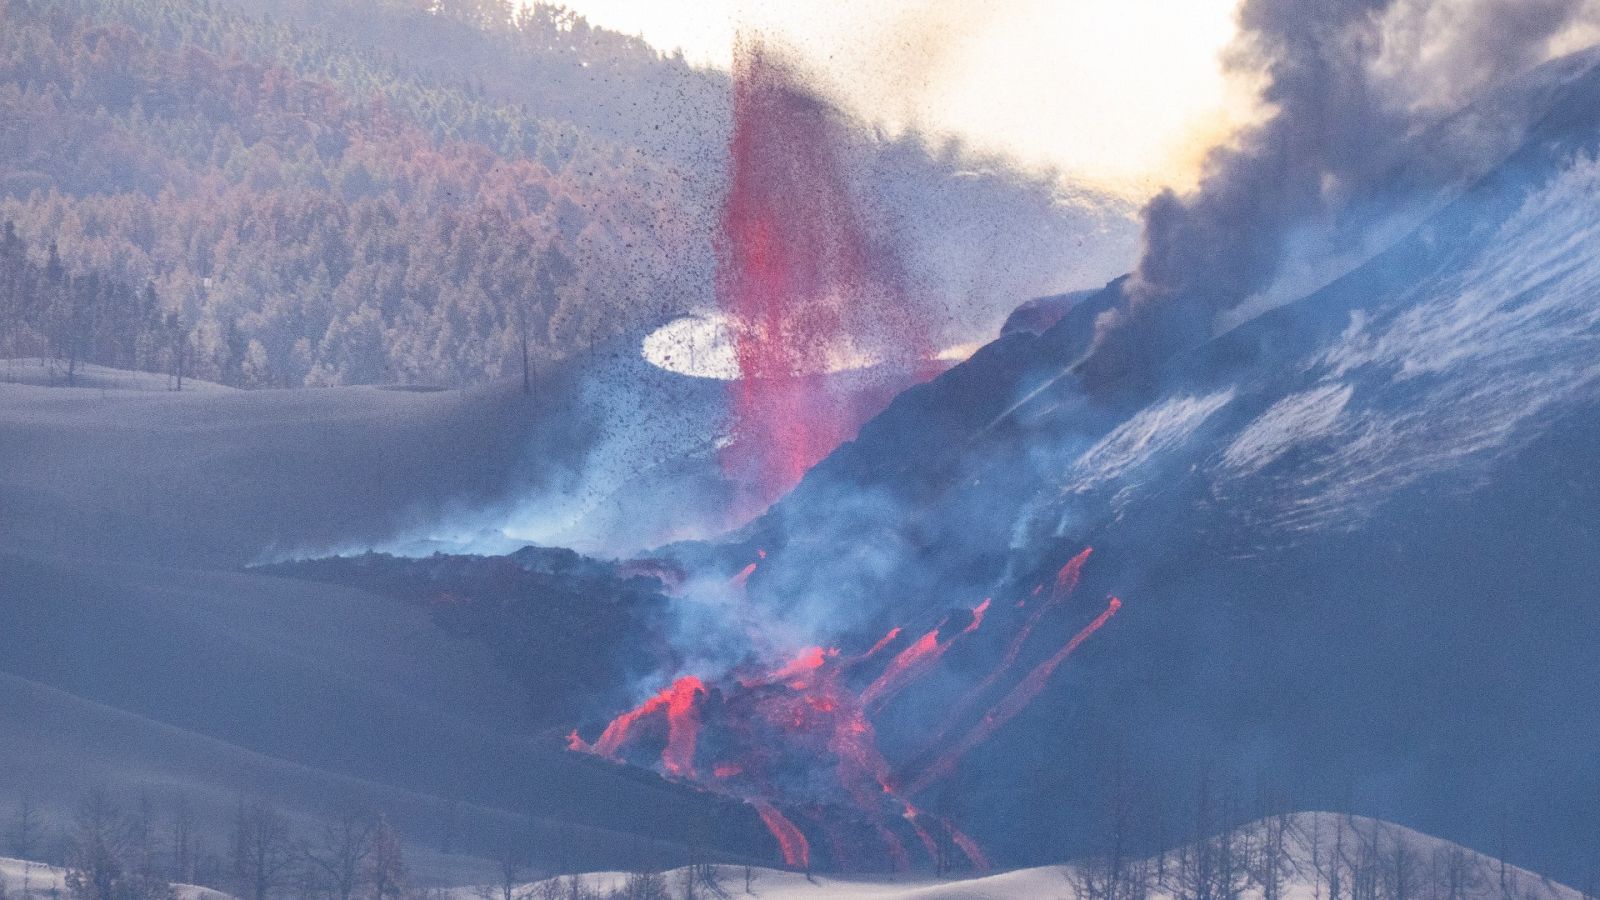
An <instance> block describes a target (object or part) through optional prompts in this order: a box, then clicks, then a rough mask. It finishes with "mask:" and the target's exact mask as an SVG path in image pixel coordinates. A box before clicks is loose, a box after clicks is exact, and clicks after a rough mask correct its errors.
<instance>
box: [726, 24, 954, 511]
mask: <svg viewBox="0 0 1600 900" xmlns="http://www.w3.org/2000/svg"><path fill="white" fill-rule="evenodd" d="M849 143H850V138H849V134H848V130H847V126H846V124H845V122H844V120H843V118H842V117H841V116H840V115H839V113H838V112H837V111H836V110H834V109H833V108H832V107H831V106H829V105H828V104H827V103H826V102H825V101H823V100H821V99H820V98H818V97H817V96H816V95H815V94H814V93H812V92H811V91H809V90H808V89H807V88H806V87H805V86H804V84H803V83H802V82H801V80H800V79H799V78H798V77H797V75H796V74H795V72H794V70H792V69H791V68H790V67H789V66H787V65H785V64H784V63H782V62H780V61H779V60H776V59H774V58H773V56H772V54H771V52H770V51H768V50H766V49H764V48H763V47H762V46H761V45H760V44H758V43H742V44H741V45H740V47H739V48H738V49H737V53H736V58H735V65H734V97H733V134H732V138H731V140H730V143H729V148H728V149H729V184H728V193H727V197H726V199H725V201H724V206H723V210H722V221H721V230H720V232H721V233H720V237H719V240H718V246H717V251H718V252H717V278H716V292H717V300H718V303H719V305H720V306H721V308H722V311H723V312H724V314H725V315H726V316H727V318H728V321H729V327H730V330H731V332H732V340H733V344H734V355H735V358H736V360H737V362H738V366H739V373H740V377H739V378H738V380H736V381H735V382H733V385H732V396H731V401H732V407H733V409H732V411H733V434H732V438H733V439H732V441H731V442H730V444H729V445H728V446H727V447H726V448H725V450H724V452H723V454H722V464H723V467H724V471H725V472H726V473H727V474H728V476H729V478H730V480H732V481H733V482H734V483H735V484H737V485H739V486H740V488H741V489H742V490H743V492H744V493H745V495H746V496H744V497H743V498H741V500H740V501H739V505H740V506H741V507H743V508H742V509H736V510H734V513H735V515H736V516H737V515H747V514H750V513H753V512H756V511H759V509H761V508H764V507H765V506H766V505H767V504H769V503H771V502H772V501H773V500H775V499H776V498H777V497H778V496H780V495H781V494H783V493H784V492H785V491H787V490H788V489H789V488H791V487H793V486H794V485H795V484H796V483H797V482H799V480H800V477H801V476H802V475H803V474H805V471H806V470H807V469H809V468H810V467H811V466H812V465H814V464H816V463H817V462H818V461H819V460H821V459H822V458H823V457H824V456H826V455H827V454H828V453H829V452H831V451H832V450H833V448H835V447H837V446H838V445H839V444H840V443H842V442H843V441H845V440H848V439H849V438H850V437H851V436H852V435H853V434H854V433H855V431H856V429H857V428H859V427H860V426H861V424H862V423H863V422H865V421H866V420H867V419H868V418H870V417H871V416H873V415H875V414H876V413H877V412H878V411H880V410H881V409H882V408H883V407H884V406H885V405H887V403H888V401H889V400H890V399H892V398H893V396H894V395H895V394H897V393H898V392H899V391H900V390H902V389H903V388H905V387H907V386H909V385H910V384H911V383H914V382H915V381H917V380H922V379H924V378H927V377H930V376H931V375H933V374H934V372H935V369H934V366H936V363H934V362H933V356H934V354H933V353H932V352H931V342H930V338H929V333H928V329H927V328H926V326H925V324H924V323H923V317H922V316H921V315H919V312H920V311H919V310H917V309H915V308H914V304H913V301H912V298H911V292H910V291H909V289H908V288H907V287H906V284H905V282H906V279H905V277H904V271H903V269H902V267H901V264H900V261H899V253H898V252H897V251H896V250H895V248H894V247H893V246H892V245H891V244H890V243H888V242H887V241H886V240H885V239H884V238H883V237H881V236H880V235H879V234H877V233H876V231H875V230H874V229H871V228H869V227H868V219H867V216H866V213H865V209H864V206H863V203H862V202H861V199H860V198H859V197H858V196H857V193H856V190H855V188H854V187H853V186H852V183H851V179H850V177H849V173H848V171H847V167H846V164H845V160H844V158H845V154H846V148H847V147H848V146H849ZM878 231H881V229H879V230H878ZM845 370H851V371H852V374H849V375H844V374H841V373H843V372H844V371H845Z"/></svg>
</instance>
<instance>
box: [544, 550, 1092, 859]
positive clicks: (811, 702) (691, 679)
mask: <svg viewBox="0 0 1600 900" xmlns="http://www.w3.org/2000/svg"><path fill="white" fill-rule="evenodd" d="M1088 556H1089V551H1087V550H1085V551H1084V552H1083V553H1081V554H1079V555H1078V556H1077V557H1075V558H1074V559H1073V561H1072V562H1069V563H1068V564H1067V565H1066V566H1064V567H1063V568H1062V570H1061V572H1060V573H1058V575H1057V578H1056V580H1055V585H1056V589H1055V590H1054V591H1052V593H1051V596H1050V597H1049V599H1048V600H1047V601H1046V602H1041V603H1039V604H1038V605H1037V606H1036V607H1035V608H1033V609H1031V610H1029V612H1028V614H1027V615H1026V617H1025V619H1024V621H1023V622H1022V623H1021V624H1020V626H1019V630H1018V631H1017V633H1016V634H1014V635H1013V636H1012V638H1011V641H1010V643H1009V644H1008V646H1007V650H1006V652H1005V655H1004V657H1003V658H1002V660H1001V664H1000V665H999V666H998V667H997V668H996V669H995V670H993V671H992V672H991V673H990V674H989V675H988V676H987V677H986V678H985V679H984V680H983V681H982V682H981V683H980V684H979V685H977V686H976V687H975V688H974V689H973V690H972V691H970V692H969V693H968V694H967V698H968V700H970V701H971V702H976V700H972V698H977V697H982V696H986V693H987V691H988V689H989V688H990V687H994V686H996V685H998V684H999V680H1000V679H1001V678H1004V677H1005V676H1006V674H1007V673H1008V672H1009V670H1010V669H1011V667H1012V665H1013V663H1015V662H1016V661H1017V659H1018V658H1019V655H1020V654H1021V653H1022V652H1023V651H1024V646H1023V645H1024V644H1025V643H1026V642H1027V640H1028V637H1029V635H1030V633H1031V632H1032V631H1033V629H1034V627H1035V626H1037V625H1039V624H1040V621H1041V619H1042V617H1043V616H1044V615H1045V614H1046V612H1047V611H1049V610H1050V609H1052V608H1055V607H1056V606H1058V605H1059V604H1061V603H1062V602H1063V601H1064V600H1065V599H1066V598H1067V596H1069V595H1070V594H1071V592H1072V591H1073V590H1074V589H1075V588H1076V587H1077V584H1078V577H1079V572H1080V570H1081V569H1082V567H1083V565H1084V563H1085V562H1086V561H1087V559H1088ZM992 606H993V604H992V601H991V600H990V599H987V598H986V599H985V600H984V601H983V602H982V603H980V604H978V605H977V606H976V607H974V608H973V609H972V610H971V621H970V622H968V623H967V624H966V625H965V626H964V627H962V628H960V629H956V628H954V627H949V628H947V626H950V625H951V623H950V622H949V620H948V619H947V620H946V621H944V622H941V623H940V624H939V626H938V627H937V628H934V629H933V630H931V631H928V632H926V633H925V634H923V635H922V637H920V638H918V639H917V640H916V641H913V642H912V643H910V644H909V645H907V646H905V647H903V648H902V649H901V650H900V651H899V652H898V653H895V654H894V655H892V656H888V655H887V654H886V653H885V652H884V651H886V650H887V649H888V648H889V647H891V646H892V645H894V643H895V642H896V641H897V640H899V638H900V636H901V635H902V634H903V631H902V630H901V629H900V628H898V627H897V628H894V629H891V630H890V631H889V632H888V633H887V634H885V635H884V636H883V637H882V638H881V639H879V640H878V641H877V642H876V643H874V644H872V645H871V646H870V647H869V648H868V649H866V650H864V651H861V652H858V653H853V654H852V653H844V652H841V651H840V650H839V649H838V648H834V647H825V646H821V645H818V646H814V647H807V648H804V649H802V650H799V651H797V652H795V653H794V654H792V655H791V656H789V657H787V658H786V659H785V660H784V661H783V662H781V663H779V664H776V665H772V666H770V667H764V668H759V669H753V668H750V667H743V668H741V669H738V670H736V674H730V675H729V676H728V677H725V678H722V679H719V680H718V681H717V682H716V683H715V685H714V686H708V685H707V684H706V683H705V682H703V681H702V680H701V679H700V678H697V677H695V676H693V675H685V676H682V677H680V678H677V679H676V680H675V681H673V682H672V684H671V685H669V686H668V687H667V688H666V689H664V690H662V691H661V692H660V693H659V694H657V695H655V696H654V697H651V698H650V699H648V700H646V701H645V702H644V703H642V704H640V705H639V706H638V707H636V708H634V709H632V710H629V711H627V712H625V713H623V714H621V715H619V716H617V717H616V718H615V719H613V720H612V721H611V722H610V723H608V724H607V725H606V727H605V729H604V731H602V732H601V734H600V736H599V738H598V739H596V740H595V742H594V744H592V745H590V744H588V743H585V742H584V740H583V738H582V737H581V736H580V735H579V734H578V732H577V731H573V733H572V734H571V735H569V737H568V739H567V743H568V746H569V747H570V748H571V749H573V750H575V751H580V752H588V753H594V754H597V755H599V756H604V757H607V758H610V759H613V760H618V761H625V760H638V759H640V757H641V755H643V754H646V753H651V754H658V755H657V756H655V758H654V760H653V763H654V765H655V766H656V768H657V769H658V771H660V772H662V773H663V774H666V775H669V776H672V777H675V778H681V779H685V780H690V781H694V782H695V783H697V784H699V785H701V786H702V787H704V788H705V789H707V790H711V791H715V792H716V793H719V794H722V795H725V796H730V797H735V798H739V799H742V800H745V801H746V802H748V803H750V805H751V806H752V807H753V808H754V809H755V810H756V811H757V813H758V814H759V815H760V818H761V821H762V823H763V824H764V825H765V826H766V828H767V830H768V831H770V832H771V833H772V835H773V838H774V840H776V841H777V843H778V846H779V847H780V848H781V850H782V852H783V857H784V861H785V863H786V864H787V865H789V866H791V867H796V868H799V867H808V866H809V865H810V864H811V854H812V845H811V844H810V842H809V841H808V839H807V837H806V834H805V832H804V831H802V830H801V828H800V827H799V826H797V825H796V824H795V823H794V821H792V820H790V819H789V818H788V817H787V816H785V815H784V814H783V813H782V812H780V810H779V807H780V805H783V806H785V807H787V808H789V809H801V810H805V811H806V813H805V816H804V817H803V818H802V822H803V823H805V824H806V825H807V827H814V828H816V829H820V833H821V834H822V835H823V836H825V837H826V838H827V841H826V843H825V845H824V846H826V847H828V848H829V851H828V852H829V854H830V856H831V858H832V860H833V861H834V864H836V865H838V864H841V863H845V862H850V861H854V860H858V859H860V860H866V859H869V858H876V859H877V860H879V861H880V863H879V864H881V861H885V860H886V861H887V862H889V863H890V864H891V865H893V866H895V867H897V868H907V867H909V866H910V865H911V864H912V859H911V853H910V852H909V851H908V849H907V846H908V843H909V844H910V846H912V847H915V846H917V845H918V844H920V846H921V848H922V849H923V850H924V851H926V853H927V856H928V858H929V860H934V859H941V858H942V856H941V853H942V852H943V851H941V847H943V848H948V847H950V846H951V845H954V847H956V848H959V849H960V851H961V852H962V853H964V854H965V855H966V856H967V858H968V859H969V860H970V861H971V863H972V865H973V866H974V867H975V868H979V869H983V868H987V867H988V865H989V861H988V859H987V858H986V857H985V855H984V853H983V850H982V848H980V847H979V846H978V845H977V843H976V842H974V841H973V840H972V839H971V838H970V837H968V836H966V835H965V834H963V833H961V832H960V831H959V830H957V829H956V828H955V826H954V825H953V824H952V823H950V822H949V821H946V820H945V819H943V818H940V817H938V816H930V815H928V814H926V813H924V812H922V811H920V810H918V809H917V808H916V807H915V806H913V805H912V803H911V802H910V798H911V797H913V796H916V795H917V794H918V793H919V792H921V791H923V790H925V789H926V788H927V787H929V786H930V785H932V784H933V783H935V782H936V781H938V780H940V779H942V778H945V777H947V776H948V775H950V774H951V773H952V772H953V771H954V769H955V766H956V764H957V763H958V762H959V760H960V759H961V758H962V757H963V756H964V755H965V754H966V753H968V752H969V751H971V750H972V749H973V748H974V747H976V746H977V745H978V744H980V743H982V742H983V741H985V740H987V739H988V738H989V736H990V735H991V734H993V732H994V731H995V730H996V729H998V728H999V727H1000V726H1001V725H1003V724H1005V723H1006V722H1007V721H1009V720H1010V719H1011V718H1012V717H1014V716H1016V715H1017V714H1018V713H1019V712H1021V711H1022V709H1023V708H1024V707H1026V706H1027V705H1028V704H1029V703H1030V702H1032V701H1033V699H1034V698H1035V697H1036V696H1038V694H1039V693H1040V692H1041V691H1042V690H1043V689H1044V686H1045V684H1046V682H1047V681H1048V679H1049V678H1050V677H1051V675H1052V674H1053V673H1054V672H1055V670H1056V669H1057V668H1058V667H1060V666H1061V665H1062V663H1064V662H1065V661H1066V659H1067V658H1068V657H1069V656H1070V655H1071V654H1072V653H1073V651H1074V650H1076V649H1077V648H1078V647H1079V646H1080V645H1081V644H1082V643H1083V642H1084V641H1085V640H1087V639H1088V638H1089V637H1090V636H1091V635H1093V634H1094V633H1095V632H1096V631H1097V630H1099V629H1100V628H1101V627H1102V626H1104V625H1105V623H1106V622H1107V621H1109V620H1110V618H1111V617H1112V616H1113V615H1114V614H1115V613H1116V612H1117V610H1118V608H1119V607H1120V606H1121V602H1120V601H1118V600H1116V599H1115V598H1113V599H1111V600H1110V603H1109V605H1108V606H1107V608H1106V610H1105V611H1104V612H1102V613H1101V614H1100V615H1099V616H1098V617H1097V618H1096V619H1095V620H1094V621H1093V622H1091V623H1089V625H1087V626H1086V627H1084V628H1083V629H1082V630H1080V631H1079V632H1077V634H1076V635H1074V636H1073V638H1072V639H1071V640H1070V641H1068V642H1067V643H1066V644H1065V645H1064V646H1062V647H1061V648H1060V649H1058V650H1056V651H1055V652H1054V653H1052V654H1051V655H1050V656H1049V657H1048V658H1046V659H1045V660H1043V661H1042V662H1040V663H1038V664H1037V665H1036V666H1035V667H1034V668H1033V669H1032V670H1030V671H1029V672H1028V673H1027V674H1026V675H1025V676H1024V677H1023V678H1021V679H1020V680H1018V681H1017V682H1016V683H1015V684H1014V685H1012V686H1011V687H1010V689H1009V690H1007V691H1006V692H1005V693H1004V694H1003V695H1002V697H1001V699H1000V700H999V702H998V703H996V704H995V705H994V707H993V708H992V709H990V710H989V711H988V712H987V713H985V714H984V715H983V716H982V718H981V719H980V720H979V721H978V722H977V723H976V724H975V725H974V726H973V727H971V728H970V729H969V730H968V731H967V732H966V733H965V734H964V735H963V736H962V737H961V739H960V740H958V741H956V742H954V743H953V744H951V745H950V746H948V747H945V748H940V749H942V750H943V752H942V753H940V754H939V755H938V756H936V757H934V758H933V759H932V762H931V764H930V765H929V766H927V767H926V768H921V769H914V770H912V771H909V772H905V773H903V774H904V776H905V777H904V778H903V779H902V778H901V777H897V776H896V775H895V774H894V767H893V766H891V764H890V762H889V760H888V759H886V758H885V756H884V754H883V751H882V750H881V749H880V748H879V744H878V735H877V726H876V725H875V723H874V715H875V714H876V713H877V712H879V711H881V710H882V709H883V708H884V707H885V706H886V705H888V704H889V703H891V702H893V701H894V699H895V698H896V697H898V696H900V695H901V694H902V693H904V692H906V691H907V690H908V689H909V688H911V687H912V686H914V685H915V684H917V683H918V680H919V679H921V678H922V677H923V676H924V675H925V674H926V673H928V672H929V671H930V670H931V669H932V667H934V666H935V665H937V664H938V663H939V661H940V659H941V658H942V657H943V656H944V655H945V653H947V652H948V651H949V650H951V648H952V647H954V646H955V645H956V644H958V643H960V642H962V641H964V640H967V641H970V640H972V638H970V636H971V635H973V634H975V633H976V632H977V631H978V630H979V629H980V628H983V627H993V626H992V625H990V624H989V622H988V616H989V613H990V612H991V609H992ZM885 657H887V659H886V660H885ZM964 702H967V701H964ZM663 732H664V735H663ZM663 737H664V740H663ZM698 754H704V756H705V759H704V760H698V759H697V755H698ZM925 756H931V754H925ZM702 763H703V765H702ZM701 772H709V775H707V776H706V777H704V778H702V777H701V775H700V773H701ZM905 783H909V784H910V787H909V788H905V787H904V786H903V785H904V784H905ZM845 809H848V810H853V812H852V813H850V814H849V818H848V821H850V822H852V823H855V825H854V827H853V830H846V829H845V828H844V827H842V826H843V823H842V822H840V821H839V820H838V818H837V814H838V812H839V811H840V810H845ZM934 826H937V827H934ZM863 828H866V829H870V831H867V830H862V829H863ZM866 834H875V835H876V842H875V843H876V846H877V847H878V848H879V850H878V852H877V855H876V856H875V857H872V854H871V853H870V852H868V851H867V848H868V847H870V846H871V845H872V844H873V842H872V841H868V842H867V843H866V844H863V842H862V840H861V836H863V835H866ZM935 835H938V836H939V839H938V840H935Z"/></svg>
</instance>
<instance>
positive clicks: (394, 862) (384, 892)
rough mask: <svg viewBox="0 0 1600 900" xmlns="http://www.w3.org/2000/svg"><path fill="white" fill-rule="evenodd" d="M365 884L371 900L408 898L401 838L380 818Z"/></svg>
mask: <svg viewBox="0 0 1600 900" xmlns="http://www.w3.org/2000/svg"><path fill="white" fill-rule="evenodd" d="M366 881H367V887H368V890H369V894H368V895H369V896H370V897H371V898H372V900H399V898H400V897H401V896H403V895H404V894H405V886H406V858H405V848H404V846H403V845H402V844H401V842H400V835H399V833H398V832H396V831H395V830H394V828H393V827H391V826H390V825H389V823H388V822H387V821H386V820H384V819H382V818H380V819H378V822H377V825H376V827H375V828H374V831H373V835H372V848H371V850H370V851H369V852H368V854H367V865H366Z"/></svg>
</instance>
